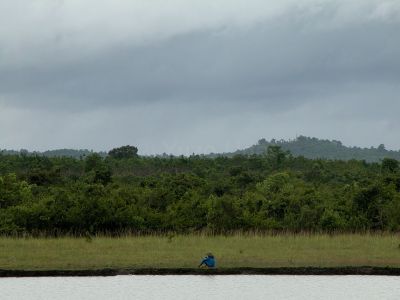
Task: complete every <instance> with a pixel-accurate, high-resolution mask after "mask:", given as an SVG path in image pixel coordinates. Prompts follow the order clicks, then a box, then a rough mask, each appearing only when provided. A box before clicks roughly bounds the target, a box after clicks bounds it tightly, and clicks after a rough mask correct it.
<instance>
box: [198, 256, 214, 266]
mask: <svg viewBox="0 0 400 300" xmlns="http://www.w3.org/2000/svg"><path fill="white" fill-rule="evenodd" d="M203 264H204V265H206V266H207V267H209V268H214V267H215V258H214V257H213V256H207V257H205V258H204V259H203V260H202V261H201V264H200V265H203Z"/></svg>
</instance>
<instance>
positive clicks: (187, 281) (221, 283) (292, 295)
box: [0, 275, 400, 300]
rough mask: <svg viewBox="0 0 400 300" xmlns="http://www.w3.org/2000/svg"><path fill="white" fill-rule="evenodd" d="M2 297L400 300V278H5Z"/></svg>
mask: <svg viewBox="0 0 400 300" xmlns="http://www.w3.org/2000/svg"><path fill="white" fill-rule="evenodd" d="M0 299H2V300H3V299H52V300H55V299H96V300H100V299H146V300H147V299H174V300H175V299H225V300H233V299H263V300H264V299H307V300H308V299H379V300H381V299H396V300H398V299H400V277H386V276H254V275H253V276H244V275H240V276H117V277H85V278H80V277H58V278H49V277H45V278H3V279H0Z"/></svg>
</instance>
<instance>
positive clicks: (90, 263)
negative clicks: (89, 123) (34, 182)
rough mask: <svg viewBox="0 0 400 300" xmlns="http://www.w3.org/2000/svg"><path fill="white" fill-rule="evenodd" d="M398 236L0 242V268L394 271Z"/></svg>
mask: <svg viewBox="0 0 400 300" xmlns="http://www.w3.org/2000/svg"><path fill="white" fill-rule="evenodd" d="M399 243H400V236H398V235H375V234H372V235H371V234H363V235H359V234H352V235H349V234H347V235H307V234H297V235H291V234H280V235H260V234H247V235H245V234H234V235H231V236H208V235H201V234H196V235H193V234H192V235H177V236H173V235H169V236H167V235H164V236H154V235H147V236H136V237H134V236H125V237H119V238H111V237H93V238H88V237H86V238H68V237H63V238H24V239H21V238H19V239H15V238H5V237H3V238H0V269H10V270H11V269H12V270H76V269H85V270H90V269H102V268H196V267H197V265H198V264H199V261H200V259H201V258H202V257H203V256H204V255H205V253H207V252H209V251H212V252H213V254H214V255H215V256H216V258H217V263H218V267H219V268H237V267H257V268H263V267H307V266H313V267H342V266H354V267H357V266H376V267H386V266H390V267H400V249H399Z"/></svg>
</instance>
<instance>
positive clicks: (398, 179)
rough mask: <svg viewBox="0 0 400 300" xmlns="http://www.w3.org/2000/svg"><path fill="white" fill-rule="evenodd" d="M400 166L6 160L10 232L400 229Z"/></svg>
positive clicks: (0, 213) (129, 155)
mask: <svg viewBox="0 0 400 300" xmlns="http://www.w3.org/2000/svg"><path fill="white" fill-rule="evenodd" d="M399 229H400V170H399V163H398V161H397V160H395V159H392V158H385V159H383V160H382V161H381V162H373V163H368V162H366V161H361V160H347V161H345V160H327V159H309V158H305V157H302V156H296V157H295V156H293V155H292V154H291V153H289V152H287V151H285V150H283V149H282V148H280V147H278V146H269V147H268V148H267V150H266V151H265V152H264V153H263V154H261V155H235V156H232V157H223V156H221V157H215V158H212V157H206V156H197V155H193V156H190V157H183V156H182V157H173V156H170V157H143V156H139V155H138V154H137V148H135V147H131V146H125V147H121V148H116V149H113V150H112V151H110V152H109V154H108V155H107V156H105V157H103V156H101V155H99V154H96V153H91V154H89V155H87V156H85V157H81V158H79V159H77V158H72V157H46V156H42V155H24V154H23V153H22V154H15V155H11V154H8V155H0V232H1V233H2V234H22V233H28V234H39V233H45V234H95V233H110V234H119V233H123V232H146V233H151V232H179V233H186V232H194V231H203V230H207V231H210V232H220V233H221V232H229V231H235V230H261V231H263V230H273V231H293V232H298V231H326V232H333V231H342V232H353V231H365V230H371V231H398V230H399Z"/></svg>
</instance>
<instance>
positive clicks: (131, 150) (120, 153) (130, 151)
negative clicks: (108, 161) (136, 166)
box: [108, 145, 138, 159]
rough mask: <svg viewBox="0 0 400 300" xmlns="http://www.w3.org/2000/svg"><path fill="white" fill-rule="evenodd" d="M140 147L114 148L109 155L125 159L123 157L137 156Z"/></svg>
mask: <svg viewBox="0 0 400 300" xmlns="http://www.w3.org/2000/svg"><path fill="white" fill-rule="evenodd" d="M137 153H138V148H136V147H134V146H129V145H128V146H122V147H119V148H114V149H112V150H111V151H110V152H108V155H109V156H110V157H112V158H115V159H123V158H136V157H138V154H137Z"/></svg>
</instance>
